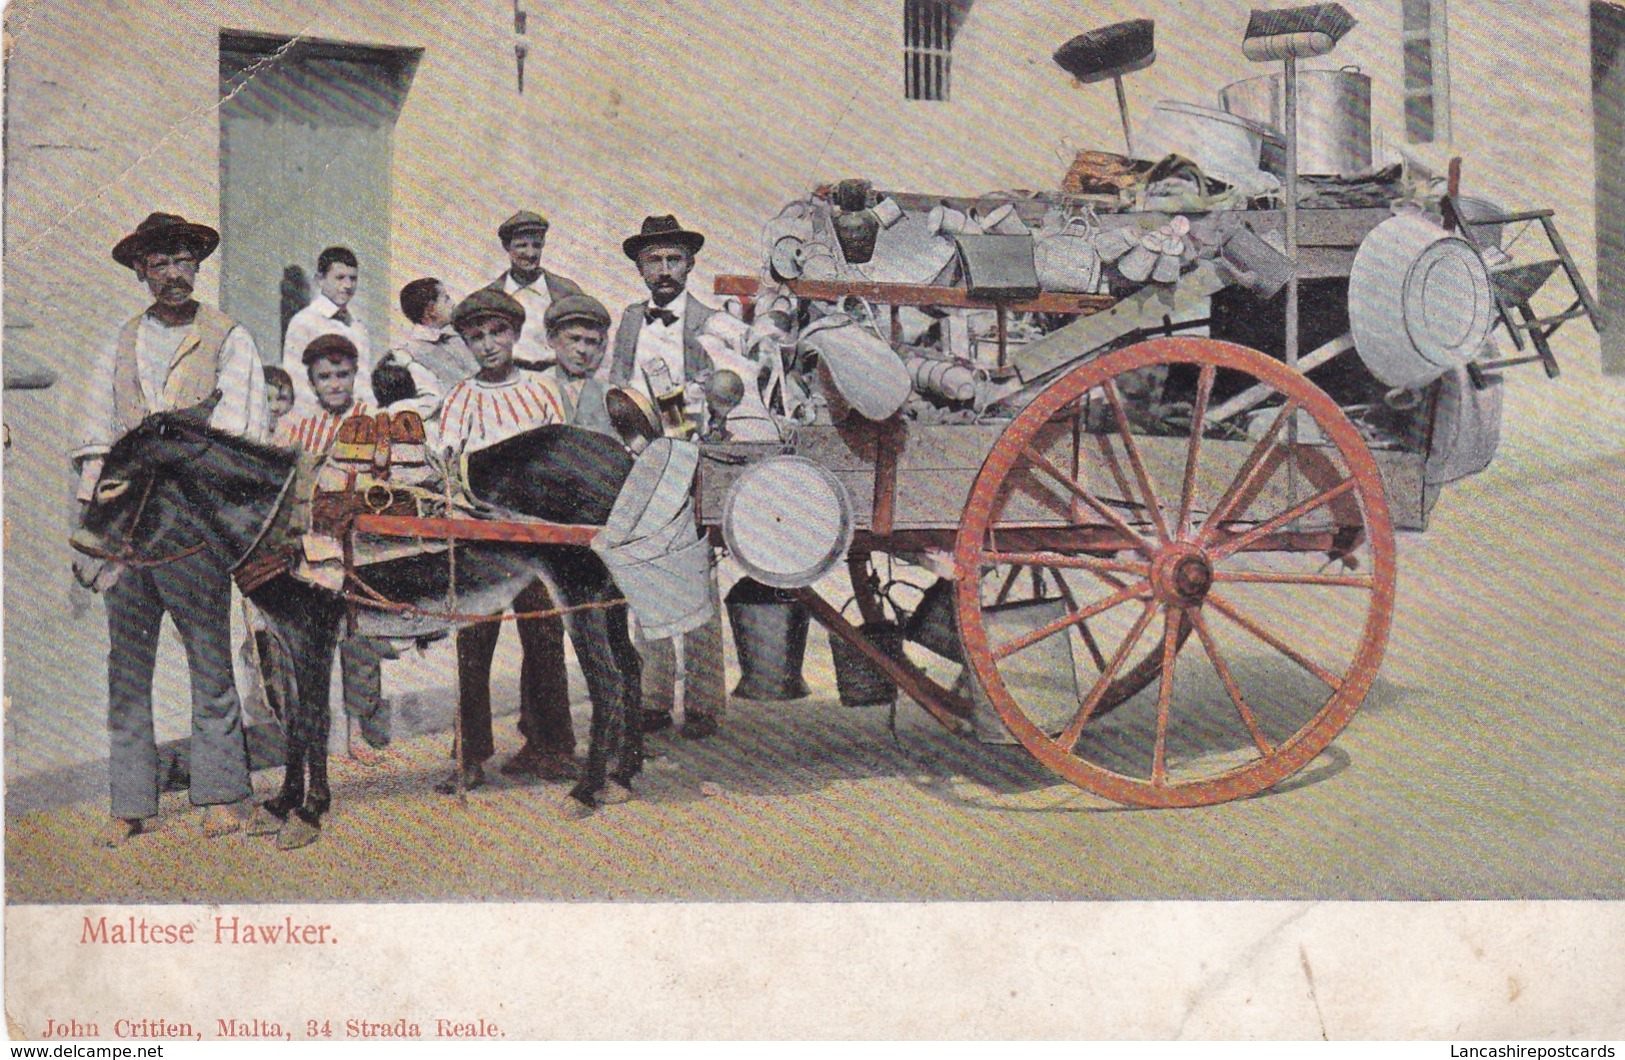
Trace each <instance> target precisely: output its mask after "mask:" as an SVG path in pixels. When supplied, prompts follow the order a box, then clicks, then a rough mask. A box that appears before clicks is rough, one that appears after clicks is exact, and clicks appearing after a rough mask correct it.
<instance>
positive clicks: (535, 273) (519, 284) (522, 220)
mask: <svg viewBox="0 0 1625 1060" xmlns="http://www.w3.org/2000/svg"><path fill="white" fill-rule="evenodd" d="M548 227H549V222H548V220H547V218H545V217H543V216H542V215H541V214H539V213H537V212H536V211H534V210H520V211H519V212H518V213H516V214H514V215H513V216H512V217H510V218H508V219H507V220H506V221H503V222H502V224H501V225H499V226H497V238H498V239H500V240H502V249H503V250H505V251H507V254H508V271H507V272H505V273H503V274H502V275H501V276H498V277H497V278H496V279H495V280H493V281H491V283H490V285H489V287H488V289H489V290H492V291H501V292H502V293H503V294H505V295H507V296H508V297H510V298H512V299H513V300H514V301H516V302H518V303H519V304H520V305H521V306H523V307H524V309H525V326H524V329H523V330H522V331H521V332H520V333H519V340H518V341H517V342H515V343H514V347H513V357H514V360H516V361H519V362H520V363H521V364H534V365H536V366H538V367H540V366H541V365H543V364H546V363H548V362H550V361H552V360H553V351H552V350H551V349H549V348H548V345H547V327H546V324H545V321H546V319H547V307H548V306H550V305H552V304H553V302H554V301H555V300H557V299H560V298H563V297H564V296H565V295H567V294H581V293H582V290H581V285H580V284H578V283H576V282H575V281H574V280H572V279H568V278H567V277H564V276H560V275H559V274H558V273H556V272H549V271H548V270H547V269H544V268H542V249H543V248H544V247H546V246H547V230H548Z"/></svg>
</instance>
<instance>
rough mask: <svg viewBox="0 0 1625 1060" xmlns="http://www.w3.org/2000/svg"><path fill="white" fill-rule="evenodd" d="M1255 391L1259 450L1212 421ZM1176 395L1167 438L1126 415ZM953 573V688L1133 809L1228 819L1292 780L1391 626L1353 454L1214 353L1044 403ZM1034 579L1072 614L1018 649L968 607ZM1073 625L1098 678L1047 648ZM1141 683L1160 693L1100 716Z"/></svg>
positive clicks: (1338, 434) (1292, 403)
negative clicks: (966, 676) (1043, 576)
mask: <svg viewBox="0 0 1625 1060" xmlns="http://www.w3.org/2000/svg"><path fill="white" fill-rule="evenodd" d="M1259 384H1262V385H1263V386H1264V387H1266V388H1267V389H1268V391H1270V396H1269V397H1268V398H1266V399H1265V401H1264V403H1263V405H1262V407H1263V409H1264V412H1263V414H1262V415H1261V416H1258V417H1257V418H1256V419H1255V422H1256V423H1258V424H1259V428H1258V430H1257V431H1256V433H1257V434H1258V437H1256V438H1251V437H1245V436H1243V437H1238V434H1239V433H1240V432H1239V431H1238V430H1237V429H1235V428H1232V427H1227V426H1223V425H1220V424H1216V423H1213V422H1211V421H1210V420H1209V418H1208V410H1209V408H1210V407H1211V406H1212V405H1214V404H1216V401H1215V395H1216V394H1230V393H1235V392H1239V391H1240V390H1241V389H1243V388H1248V387H1252V386H1255V385H1259ZM1178 385H1184V386H1186V387H1188V391H1189V392H1188V394H1181V395H1178V396H1188V397H1189V398H1190V399H1191V400H1190V416H1189V425H1188V427H1186V428H1183V429H1181V430H1179V431H1177V432H1176V431H1173V430H1171V429H1170V428H1169V427H1167V426H1166V424H1167V422H1168V420H1169V419H1170V418H1171V417H1167V416H1163V417H1161V419H1160V420H1157V421H1152V420H1150V419H1148V418H1143V413H1144V410H1145V409H1146V408H1147V407H1148V404H1147V403H1144V402H1140V403H1136V401H1134V400H1132V399H1134V398H1135V397H1136V396H1143V395H1147V394H1150V395H1151V396H1152V397H1154V398H1158V399H1160V403H1162V404H1163V405H1164V407H1165V408H1166V407H1167V404H1168V403H1167V399H1168V397H1170V396H1175V395H1171V394H1170V393H1169V392H1168V390H1169V389H1171V388H1174V387H1176V386H1178ZM1131 421H1134V422H1132V423H1131ZM1136 426H1137V427H1138V428H1139V429H1138V430H1136V429H1134V427H1136ZM1294 436H1296V441H1294V440H1293V438H1294ZM954 560H955V566H956V569H957V575H958V586H957V597H958V599H957V612H958V619H959V629H960V636H961V640H962V643H963V645H964V648H965V652H966V661H967V665H968V666H969V667H970V668H971V669H972V670H973V671H974V672H975V674H976V677H977V679H978V680H979V681H980V682H981V685H982V688H983V690H984V692H985V693H986V695H987V697H988V700H989V701H990V702H991V703H992V705H993V707H994V709H995V710H996V711H997V712H998V714H999V717H1000V718H1001V719H1002V720H1003V721H1004V723H1005V725H1006V726H1007V727H1008V728H1009V729H1010V731H1011V732H1012V733H1013V734H1014V735H1015V737H1016V738H1017V739H1018V740H1019V741H1020V742H1021V743H1022V744H1023V745H1024V746H1025V747H1026V748H1027V749H1028V750H1029V751H1031V752H1032V753H1033V754H1034V755H1035V756H1036V757H1037V758H1038V759H1039V760H1040V761H1042V762H1043V763H1044V764H1045V765H1047V766H1048V767H1049V768H1051V769H1053V770H1054V771H1055V772H1057V773H1059V774H1061V776H1063V777H1065V778H1066V779H1067V780H1069V781H1071V782H1072V783H1074V784H1077V785H1078V786H1080V787H1083V788H1086V789H1088V790H1090V791H1093V792H1096V793H1098V794H1100V795H1103V796H1105V797H1107V798H1110V799H1113V800H1115V801H1117V802H1122V803H1128V804H1133V805H1144V806H1200V805H1208V804H1211V803H1217V802H1224V801H1228V800H1230V799H1235V798H1241V797H1243V796H1246V795H1251V794H1255V793H1257V792H1259V791H1262V790H1264V789H1266V788H1268V787H1270V786H1271V785H1274V784H1276V783H1278V782H1279V781H1281V780H1282V779H1284V778H1285V777H1288V776H1290V775H1292V774H1293V773H1295V772H1296V771H1297V770H1299V769H1301V768H1302V767H1303V766H1304V765H1305V764H1307V763H1308V762H1309V761H1311V760H1312V759H1313V758H1314V757H1315V756H1316V755H1318V754H1319V753H1320V752H1321V751H1322V750H1324V749H1325V747H1326V746H1327V745H1328V744H1329V743H1331V741H1332V740H1333V739H1334V738H1335V737H1336V736H1337V734H1338V733H1339V732H1340V731H1341V730H1342V729H1343V727H1344V726H1345V725H1347V724H1348V721H1349V719H1350V718H1351V717H1352V716H1353V714H1354V712H1355V710H1356V709H1358V707H1359V705H1360V702H1361V701H1362V700H1363V699H1364V698H1365V694H1366V692H1367V690H1368V689H1369V688H1370V686H1371V682H1372V680H1373V679H1374V678H1375V677H1376V673H1377V669H1378V667H1379V666H1380V665H1381V661H1382V653H1383V649H1384V647H1385V646H1386V644H1387V639H1388V629H1389V624H1390V621H1391V617H1392V610H1393V594H1394V540H1393V529H1392V526H1391V523H1390V520H1389V515H1388V507H1387V503H1386V501H1385V500H1384V497H1383V489H1382V478H1381V475H1380V473H1379V471H1378V469H1377V466H1376V463H1375V461H1374V460H1373V459H1372V457H1371V453H1370V452H1369V450H1368V449H1367V448H1366V445H1365V442H1364V441H1363V439H1362V438H1361V437H1360V434H1359V432H1358V431H1357V430H1356V429H1355V427H1354V425H1353V424H1352V423H1350V422H1349V420H1348V418H1347V417H1346V416H1344V415H1343V413H1342V410H1341V409H1339V408H1338V407H1337V405H1336V404H1335V403H1334V402H1333V401H1332V400H1331V399H1330V398H1329V397H1327V396H1326V395H1325V394H1324V393H1323V392H1322V391H1321V390H1320V389H1319V388H1318V387H1316V386H1315V385H1314V384H1313V383H1311V382H1309V381H1308V380H1307V379H1305V378H1304V377H1303V376H1302V375H1299V374H1298V373H1297V372H1294V371H1292V370H1291V369H1289V368H1287V367H1286V366H1285V365H1283V364H1281V363H1280V362H1278V361H1275V360H1273V359H1271V358H1269V357H1266V356H1264V355H1263V354H1261V353H1258V352H1256V351H1254V350H1250V349H1247V348H1246V347H1242V346H1236V345H1233V344H1230V343H1224V342H1218V341H1215V340H1211V339H1200V338H1168V339H1157V340H1153V341H1149V342H1144V343H1140V344H1138V345H1136V346H1132V347H1129V348H1127V349H1123V350H1118V351H1115V352H1113V353H1109V354H1106V355H1103V356H1101V357H1099V358H1098V359H1096V360H1093V361H1091V362H1089V363H1087V364H1084V365H1081V366H1080V367H1078V368H1076V369H1074V370H1073V371H1072V372H1070V373H1068V374H1067V375H1065V376H1063V377H1062V378H1061V379H1059V380H1057V381H1056V382H1055V383H1054V384H1052V385H1051V386H1050V387H1049V388H1048V389H1046V390H1044V391H1043V392H1042V393H1041V394H1040V395H1039V396H1038V397H1037V398H1036V399H1035V400H1034V401H1033V402H1032V403H1031V404H1030V405H1028V406H1027V407H1026V408H1025V409H1023V410H1022V412H1021V414H1020V415H1018V416H1017V417H1016V419H1015V420H1014V421H1013V422H1012V423H1011V424H1010V426H1009V427H1008V428H1007V429H1006V430H1005V431H1004V433H1003V434H1001V435H1000V436H999V439H998V441H997V442H996V443H995V444H994V446H993V449H992V451H991V452H990V453H989V455H988V457H987V460H986V461H985V462H984V464H983V465H982V469H981V472H980V473H979V474H978V475H977V478H976V482H975V484H974V486H973V487H972V489H971V494H970V499H969V501H968V503H967V507H966V510H965V514H964V517H963V518H962V520H961V522H960V528H959V535H958V539H957V541H956V544H955V554H954ZM1032 567H1039V568H1042V569H1045V570H1048V571H1051V572H1055V573H1057V574H1059V575H1062V576H1063V579H1064V584H1065V585H1066V587H1067V590H1068V593H1067V599H1066V604H1065V607H1064V608H1061V609H1058V610H1057V609H1052V614H1053V617H1049V618H1048V619H1047V620H1046V621H1042V622H1036V623H1035V622H1034V621H1033V620H1031V619H1029V620H1028V622H1027V625H1026V626H1019V625H1018V626H1015V627H1012V626H1011V625H1010V624H1009V623H1008V622H1004V621H1002V616H1001V615H1000V613H999V612H998V611H997V610H996V609H995V608H993V607H991V606H989V605H988V604H987V602H986V600H985V596H984V593H983V591H982V589H981V586H982V583H983V581H984V578H987V577H989V576H992V577H995V578H997V577H1001V576H1007V575H1008V572H1010V571H1012V570H1015V571H1018V572H1019V570H1021V569H1023V568H1032ZM1085 622H1087V623H1088V624H1089V625H1090V627H1091V629H1092V630H1093V631H1094V637H1095V639H1096V641H1097V643H1098V645H1099V647H1100V649H1101V652H1102V654H1103V655H1104V656H1105V657H1106V667H1105V669H1104V671H1103V672H1100V673H1095V672H1094V667H1092V666H1089V665H1087V664H1085V663H1083V662H1082V661H1077V660H1076V655H1074V656H1073V659H1074V660H1075V661H1077V662H1078V665H1077V669H1076V670H1075V671H1074V672H1073V673H1072V674H1066V673H1065V672H1064V671H1065V668H1066V662H1065V656H1064V655H1058V654H1057V652H1056V648H1055V644H1056V643H1057V642H1058V640H1059V641H1060V642H1066V640H1067V637H1069V636H1070V634H1069V632H1068V631H1070V630H1072V629H1073V628H1074V627H1078V626H1081V625H1082V624H1083V623H1085ZM1062 635H1066V636H1062ZM1148 650H1149V652H1150V654H1149V656H1146V657H1143V656H1145V653H1146V652H1147V651H1148ZM1035 653H1037V654H1035ZM1142 657H1143V658H1142ZM1057 659H1059V660H1060V661H1057ZM1136 659H1141V660H1142V661H1140V662H1139V663H1135V662H1134V661H1135V660H1136ZM1035 660H1036V661H1035ZM1148 662H1149V663H1151V666H1152V673H1153V676H1154V677H1155V680H1153V681H1152V682H1151V683H1150V684H1149V685H1148V686H1147V687H1146V688H1144V690H1143V691H1140V690H1136V691H1135V692H1133V693H1131V694H1130V695H1128V696H1127V697H1126V698H1124V699H1122V700H1121V701H1120V703H1119V705H1118V709H1117V710H1115V711H1113V712H1112V713H1111V714H1110V716H1106V715H1105V712H1104V711H1103V710H1102V707H1103V706H1105V705H1107V704H1108V703H1109V701H1110V700H1111V698H1112V696H1113V695H1115V694H1116V693H1117V691H1118V689H1119V687H1120V686H1119V685H1118V682H1119V681H1120V680H1122V678H1120V676H1119V675H1121V674H1124V673H1125V672H1132V673H1134V674H1143V673H1144V672H1145V671H1144V667H1145V666H1146V665H1147V663H1148ZM1131 664H1133V667H1132V668H1131ZM1038 675H1041V677H1040V676H1038ZM1073 690H1075V693H1076V694H1075V695H1074V694H1073Z"/></svg>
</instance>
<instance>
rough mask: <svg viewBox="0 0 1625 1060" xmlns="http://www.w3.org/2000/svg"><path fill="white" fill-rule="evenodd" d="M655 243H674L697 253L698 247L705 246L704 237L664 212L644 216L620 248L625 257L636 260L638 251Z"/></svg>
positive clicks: (691, 252)
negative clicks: (639, 225)
mask: <svg viewBox="0 0 1625 1060" xmlns="http://www.w3.org/2000/svg"><path fill="white" fill-rule="evenodd" d="M655 243H675V244H676V245H677V246H680V247H682V248H683V249H685V250H687V251H688V252H689V253H690V254H698V253H699V251H700V248H701V247H703V246H705V237H704V236H702V235H701V234H700V233H698V232H691V231H689V230H688V229H686V228H684V227H683V226H682V225H680V224H678V223H677V218H675V217H673V216H672V215H671V214H666V215H665V216H663V217H645V218H644V219H643V227H642V229H641V230H640V231H639V232H638V234H637V235H635V236H628V237H627V238H626V239H625V240H623V241H622V242H621V249H622V250H624V251H626V256H627V257H629V258H631V259H632V260H633V261H637V260H638V252H639V251H641V250H642V249H643V248H644V247H647V246H650V245H652V244H655Z"/></svg>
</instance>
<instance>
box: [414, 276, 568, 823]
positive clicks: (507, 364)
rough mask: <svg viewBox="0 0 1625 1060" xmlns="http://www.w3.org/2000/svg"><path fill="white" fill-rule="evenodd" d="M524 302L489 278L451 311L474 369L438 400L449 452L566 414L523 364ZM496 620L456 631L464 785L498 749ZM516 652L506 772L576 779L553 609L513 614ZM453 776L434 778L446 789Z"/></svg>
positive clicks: (538, 592) (455, 457) (476, 783)
mask: <svg viewBox="0 0 1625 1060" xmlns="http://www.w3.org/2000/svg"><path fill="white" fill-rule="evenodd" d="M525 318H526V311H525V308H524V306H522V305H520V304H519V302H518V301H516V300H515V299H514V298H512V297H511V296H509V295H508V294H506V293H504V292H502V291H499V290H494V289H493V288H490V287H487V288H483V289H481V290H478V291H475V292H474V293H473V294H471V295H469V296H468V297H467V298H465V299H463V301H462V302H461V303H460V304H459V305H458V306H457V308H456V309H455V310H453V311H452V317H451V322H452V325H453V326H454V327H456V329H457V332H458V334H460V335H461V336H462V337H463V341H464V342H466V343H467V344H468V348H469V350H470V351H471V352H472V353H473V355H474V359H475V361H476V362H477V363H478V364H479V371H478V372H476V373H475V374H474V375H473V376H471V377H469V378H468V379H465V380H463V381H462V382H461V383H458V384H457V385H456V386H455V387H453V388H452V390H451V393H449V394H447V395H446V403H445V405H444V406H443V407H442V408H441V413H440V417H441V422H440V440H441V446H442V448H443V449H444V450H445V451H446V452H447V455H448V457H449V458H450V459H451V460H452V461H460V459H461V458H462V457H463V456H466V455H467V454H469V453H472V452H477V451H479V450H480V449H484V448H486V447H488V446H492V445H495V444H496V443H498V442H500V441H504V440H505V439H508V438H512V437H514V436H515V435H518V434H523V433H524V432H526V431H529V430H534V429H535V428H537V427H545V426H547V425H549V424H555V423H564V422H565V419H566V417H565V412H564V403H563V399H561V398H560V396H559V394H558V392H557V391H556V390H555V389H554V388H553V386H552V385H551V384H550V383H548V382H547V381H546V380H545V379H543V378H542V377H541V373H538V372H526V371H521V370H520V369H519V366H518V365H517V364H515V363H514V356H513V353H514V346H515V344H516V343H517V341H518V338H519V332H520V329H521V328H523V327H524V324H525ZM552 609H553V598H552V595H551V594H550V593H549V592H548V591H547V587H546V585H544V584H543V583H542V582H540V581H536V582H532V583H531V584H530V585H529V586H527V587H526V588H525V589H524V590H522V591H521V592H520V593H519V595H518V596H516V597H514V601H513V610H514V611H515V612H518V613H521V614H523V613H526V612H533V611H550V610H552ZM503 625H504V623H501V622H478V623H475V624H474V625H471V626H465V627H464V628H463V629H460V630H458V631H457V709H458V731H459V732H460V733H461V737H462V741H463V753H462V771H463V772H462V782H461V787H462V788H463V790H470V791H471V790H473V789H474V788H477V787H480V786H481V785H482V784H484V783H485V761H486V759H488V758H490V757H491V755H492V754H494V753H495V751H496V746H495V740H494V738H493V736H492V732H491V659H492V656H493V655H494V654H495V653H496V645H497V638H498V637H499V636H500V635H501V631H502V626H503ZM515 625H517V626H518V627H519V644H520V648H521V650H522V661H521V663H520V673H519V732H520V734H521V735H522V736H524V738H525V744H524V747H522V748H521V749H520V751H519V753H518V754H516V755H514V756H513V757H512V758H511V759H509V760H508V761H507V762H505V763H503V766H502V772H503V773H505V774H507V775H509V776H530V777H535V778H538V779H541V780H570V779H574V778H575V777H576V776H577V774H578V772H579V771H578V770H577V768H576V764H575V761H574V759H573V755H574V753H575V742H576V741H575V731H574V729H573V727H572V725H571V721H570V688H569V675H568V674H567V673H566V672H565V669H564V624H563V622H561V621H560V620H559V619H558V618H557V617H553V618H544V619H532V618H522V619H519V620H518V621H517V622H516V623H515ZM458 786H459V785H458V777H457V775H456V774H453V775H452V776H451V777H450V778H448V779H446V780H444V781H442V782H440V783H439V784H437V785H435V790H437V791H439V792H441V793H443V794H450V793H452V792H454V791H456V790H457V789H458Z"/></svg>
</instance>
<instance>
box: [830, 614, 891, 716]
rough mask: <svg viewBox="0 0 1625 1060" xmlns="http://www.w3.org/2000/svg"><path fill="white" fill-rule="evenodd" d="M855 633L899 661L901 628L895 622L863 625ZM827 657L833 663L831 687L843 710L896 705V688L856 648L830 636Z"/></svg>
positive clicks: (835, 636) (834, 636)
mask: <svg viewBox="0 0 1625 1060" xmlns="http://www.w3.org/2000/svg"><path fill="white" fill-rule="evenodd" d="M858 632H860V633H862V634H863V635H864V637H865V638H867V639H868V641H869V643H870V644H873V645H874V646H875V647H877V648H879V649H880V650H881V651H883V652H885V653H886V654H887V655H889V656H891V657H892V658H894V659H899V660H900V659H902V658H903V627H901V626H899V625H898V624H897V623H895V622H865V623H864V624H863V625H862V626H860V627H859V629H858ZM829 654H830V658H831V659H832V660H833V661H834V663H835V688H836V690H837V691H838V692H840V694H841V705H842V706H843V707H883V706H886V705H888V704H891V703H895V702H897V686H896V685H895V684H893V683H892V679H891V678H889V677H887V676H886V675H885V674H884V673H882V672H881V671H880V669H879V668H878V667H876V666H875V665H874V664H873V663H871V662H870V661H869V660H868V659H867V658H865V657H864V656H863V654H862V653H861V652H859V651H858V649H857V648H854V647H853V646H852V645H850V644H848V643H847V642H846V641H845V640H843V639H841V638H840V637H839V636H837V635H835V634H833V633H832V634H830V638H829Z"/></svg>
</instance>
